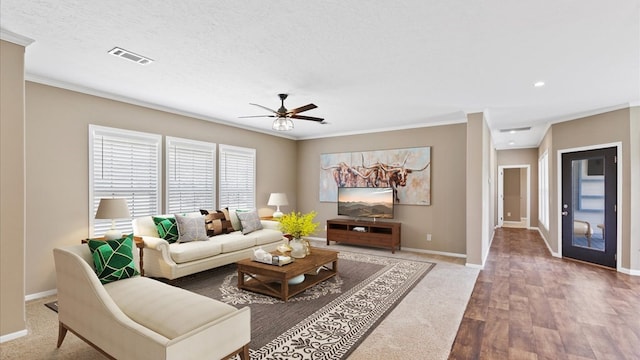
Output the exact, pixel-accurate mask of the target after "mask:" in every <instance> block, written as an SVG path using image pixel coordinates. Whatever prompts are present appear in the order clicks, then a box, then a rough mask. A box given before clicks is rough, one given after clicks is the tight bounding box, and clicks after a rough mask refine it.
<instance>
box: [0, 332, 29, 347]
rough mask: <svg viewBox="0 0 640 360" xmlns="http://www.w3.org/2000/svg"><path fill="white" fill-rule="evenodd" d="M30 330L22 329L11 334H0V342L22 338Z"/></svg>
mask: <svg viewBox="0 0 640 360" xmlns="http://www.w3.org/2000/svg"><path fill="white" fill-rule="evenodd" d="M28 334H29V332H28V331H27V329H24V330H20V331H16V332H14V333H11V334H7V335H2V336H0V344H1V343H3V342H6V341H11V340H15V339H17V338H21V337H23V336H26V335H28Z"/></svg>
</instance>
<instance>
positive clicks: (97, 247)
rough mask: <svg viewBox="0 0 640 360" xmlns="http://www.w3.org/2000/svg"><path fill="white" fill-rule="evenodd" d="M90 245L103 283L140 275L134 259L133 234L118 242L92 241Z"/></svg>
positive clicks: (97, 272) (96, 268) (97, 271)
mask: <svg viewBox="0 0 640 360" xmlns="http://www.w3.org/2000/svg"><path fill="white" fill-rule="evenodd" d="M88 245H89V249H90V250H91V255H92V257H93V264H94V266H95V270H96V274H97V275H98V279H100V282H101V283H103V284H108V283H110V282H113V281H117V280H121V279H127V278H130V277H132V276H136V275H139V272H138V269H136V263H135V261H134V259H133V234H130V235H129V236H127V237H126V238H122V239H117V240H106V241H103V240H93V239H90V240H89V242H88Z"/></svg>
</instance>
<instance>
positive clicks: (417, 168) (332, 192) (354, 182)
mask: <svg viewBox="0 0 640 360" xmlns="http://www.w3.org/2000/svg"><path fill="white" fill-rule="evenodd" d="M338 187H391V188H393V190H394V197H395V202H396V204H403V205H431V147H430V146H428V147H417V148H406V149H393V150H377V151H356V152H347V153H334V154H321V155H320V201H325V202H336V201H337V199H338Z"/></svg>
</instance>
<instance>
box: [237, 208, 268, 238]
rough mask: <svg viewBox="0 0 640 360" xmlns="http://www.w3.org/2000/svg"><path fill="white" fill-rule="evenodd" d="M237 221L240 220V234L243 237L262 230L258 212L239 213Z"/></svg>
mask: <svg viewBox="0 0 640 360" xmlns="http://www.w3.org/2000/svg"><path fill="white" fill-rule="evenodd" d="M238 219H240V224H242V233H243V234H245V235H247V234H250V233H252V232H254V231H256V230H260V229H262V223H261V222H260V217H259V216H258V212H257V211H255V210H253V211H248V212H239V213H238Z"/></svg>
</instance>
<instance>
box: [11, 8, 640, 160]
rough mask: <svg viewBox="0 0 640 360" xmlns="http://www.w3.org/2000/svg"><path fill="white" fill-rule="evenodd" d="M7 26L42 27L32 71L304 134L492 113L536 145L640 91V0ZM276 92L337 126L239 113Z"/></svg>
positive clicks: (24, 12) (37, 11)
mask: <svg viewBox="0 0 640 360" xmlns="http://www.w3.org/2000/svg"><path fill="white" fill-rule="evenodd" d="M0 26H1V27H2V29H3V30H5V32H6V31H9V32H13V33H16V34H19V35H21V36H25V37H28V38H31V39H33V40H35V42H34V43H33V44H31V45H29V46H28V47H27V53H26V71H27V78H28V79H29V80H33V81H38V82H42V83H47V84H52V85H56V86H62V87H66V88H70V89H74V90H80V91H84V92H87V93H92V94H98V95H101V96H107V97H111V98H116V99H121V100H125V101H129V102H133V103H138V104H143V105H146V106H152V107H156V108H161V109H165V110H170V111H175V112H178V113H182V114H188V115H191V116H195V117H198V118H202V119H206V120H211V121H216V122H221V123H227V124H230V125H233V126H240V127H245V128H250V129H254V130H258V131H263V132H267V133H272V134H275V135H278V136H286V137H290V138H294V139H311V138H318V137H326V136H336V135H344V134H354V133H362V132H371V131H384V130H392V129H404V128H414V127H422V126H429V125H434V124H447V123H455V122H464V121H466V117H465V114H466V113H471V112H479V111H483V112H485V114H486V115H487V118H488V123H489V126H490V127H491V130H492V135H493V139H494V143H495V146H496V147H497V148H498V149H507V148H521V147H534V146H537V145H538V143H539V141H540V139H541V137H542V136H543V135H544V132H545V131H546V129H547V128H548V126H549V124H551V123H554V122H558V121H566V120H571V119H574V118H577V117H581V116H585V115H591V114H594V113H599V112H603V111H606V110H610V109H616V108H621V107H626V106H629V105H636V104H638V102H639V101H640V0H616V1H595V0H591V1H584V0H561V1H558V0H535V1H534V0H527V1H525V0H520V1H504V0H482V1H465V0H451V1H435V0H407V1H393V2H391V1H385V0H375V1H371V0H370V1H358V2H356V1H328V0H324V1H318V0H308V1H294V0H288V1H283V0H271V1H260V0H254V1H250V0H243V1H238V0H222V1H221V0H218V1H206V0H200V1H196V0H183V1H169V0H165V1H158V0H137V1H125V0H110V1H102V0H101V1H98V0H90V1H88V0H40V1H37V0H28V1H27V0H2V1H0ZM116 46H118V47H122V48H124V49H126V50H129V51H132V52H134V53H137V54H140V55H143V56H146V57H149V58H151V59H153V60H155V62H154V63H152V64H150V65H146V66H142V65H138V64H136V63H133V62H130V61H127V60H124V59H121V58H117V57H114V56H112V55H109V54H108V53H107V52H108V51H109V50H111V49H112V48H113V47H116ZM536 81H544V82H545V83H546V85H545V86H544V87H540V88H536V87H534V86H533V84H534V83H535V82H536ZM278 93H289V94H290V95H289V98H288V99H287V100H286V101H285V106H286V107H287V108H289V109H292V108H296V107H299V106H302V105H306V104H308V103H314V104H316V105H317V106H318V108H317V109H314V110H310V111H308V112H305V113H303V114H302V115H308V116H315V117H322V118H325V119H326V121H327V122H328V124H326V125H320V124H317V123H314V122H310V121H300V120H294V123H295V129H294V130H293V131H291V132H286V133H275V132H273V131H272V130H271V123H272V119H270V118H251V119H239V118H238V117H239V116H244V115H262V114H267V112H265V111H264V110H262V109H260V108H258V107H255V106H251V105H249V103H250V102H253V103H258V104H261V105H264V106H266V107H269V108H272V109H277V108H278V107H279V105H280V101H279V99H278V97H277V94H278ZM526 126H531V127H532V130H531V131H528V132H523V133H517V134H509V133H501V132H500V131H499V130H500V129H504V128H513V127H526ZM512 141H513V142H514V144H513V145H509V143H510V142H512Z"/></svg>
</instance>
